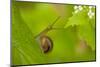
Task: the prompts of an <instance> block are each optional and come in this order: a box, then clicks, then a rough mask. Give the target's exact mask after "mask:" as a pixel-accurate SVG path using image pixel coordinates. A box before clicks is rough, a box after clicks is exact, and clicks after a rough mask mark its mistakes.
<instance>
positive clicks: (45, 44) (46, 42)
mask: <svg viewBox="0 0 100 67" xmlns="http://www.w3.org/2000/svg"><path fill="white" fill-rule="evenodd" d="M40 42H41V47H42V50H43V51H44V53H47V52H49V51H51V50H52V48H53V42H52V40H51V38H49V37H48V36H41V38H40Z"/></svg>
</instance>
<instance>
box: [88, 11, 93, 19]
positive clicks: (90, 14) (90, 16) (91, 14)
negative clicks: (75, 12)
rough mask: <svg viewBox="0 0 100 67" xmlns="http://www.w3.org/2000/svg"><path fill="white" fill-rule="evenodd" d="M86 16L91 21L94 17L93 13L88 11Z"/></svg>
mask: <svg viewBox="0 0 100 67" xmlns="http://www.w3.org/2000/svg"><path fill="white" fill-rule="evenodd" d="M88 16H89V18H90V19H92V17H93V16H94V12H92V11H89V12H88Z"/></svg>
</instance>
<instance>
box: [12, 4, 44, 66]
mask: <svg viewBox="0 0 100 67" xmlns="http://www.w3.org/2000/svg"><path fill="white" fill-rule="evenodd" d="M13 7H15V8H14V9H13V10H12V12H13V14H12V64H13V65H26V64H39V63H44V62H45V59H44V58H45V57H44V54H43V52H42V51H41V49H40V46H39V44H38V43H37V42H36V40H35V39H34V35H33V33H32V32H31V31H30V29H29V28H28V26H27V25H26V24H25V22H24V21H23V20H22V19H21V16H20V14H19V11H18V9H17V8H16V6H15V5H14V6H13Z"/></svg>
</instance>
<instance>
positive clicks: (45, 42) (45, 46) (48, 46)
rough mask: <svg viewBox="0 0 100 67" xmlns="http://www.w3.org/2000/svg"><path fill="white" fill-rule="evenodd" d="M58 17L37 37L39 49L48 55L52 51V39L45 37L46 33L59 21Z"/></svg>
mask: <svg viewBox="0 0 100 67" xmlns="http://www.w3.org/2000/svg"><path fill="white" fill-rule="evenodd" d="M59 18H60V17H58V18H57V19H56V20H55V21H54V22H53V23H52V24H51V25H49V26H48V27H47V28H46V29H44V30H43V31H42V32H41V33H40V34H39V35H37V36H39V37H38V42H39V44H40V47H41V49H42V51H43V52H44V53H48V52H50V51H51V50H52V49H53V41H52V39H51V38H50V37H49V36H47V35H46V33H48V32H49V31H50V30H51V29H52V26H53V25H54V24H55V22H56V21H57V20H58V19H59Z"/></svg>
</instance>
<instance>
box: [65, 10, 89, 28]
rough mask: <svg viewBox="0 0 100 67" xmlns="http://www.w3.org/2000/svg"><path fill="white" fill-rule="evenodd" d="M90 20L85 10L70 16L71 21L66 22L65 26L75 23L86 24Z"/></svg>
mask: <svg viewBox="0 0 100 67" xmlns="http://www.w3.org/2000/svg"><path fill="white" fill-rule="evenodd" d="M88 21H89V19H88V15H87V11H85V10H83V11H81V12H78V13H77V14H74V15H73V16H72V17H70V18H69V21H68V22H67V23H66V25H65V28H67V27H69V26H74V25H85V24H87V23H88Z"/></svg>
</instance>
